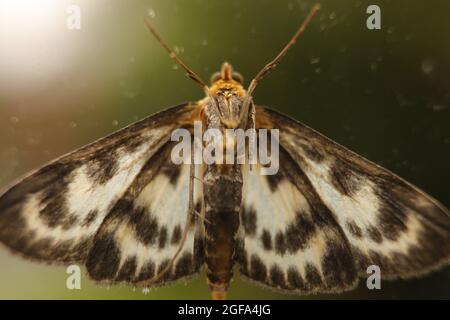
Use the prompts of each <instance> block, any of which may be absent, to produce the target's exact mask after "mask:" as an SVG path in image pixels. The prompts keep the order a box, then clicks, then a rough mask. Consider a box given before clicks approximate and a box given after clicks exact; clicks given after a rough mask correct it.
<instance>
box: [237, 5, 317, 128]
mask: <svg viewBox="0 0 450 320" xmlns="http://www.w3.org/2000/svg"><path fill="white" fill-rule="evenodd" d="M319 9H320V4H318V3H316V4H315V5H314V6H313V7H312V8H311V10H310V11H309V13H308V15H307V16H306V18H305V20H304V21H303V23H302V24H301V25H300V27H299V28H298V29H297V31H296V32H295V34H294V35H293V36H292V38H291V40H289V42H288V43H287V44H286V45H285V46H284V48H283V49H282V50H281V51H280V53H278V55H277V56H276V57H275V58H274V59H273V60H272V61H270V62H269V63H268V64H266V65H265V66H264V67H263V68H262V69H261V71H259V72H258V73H257V74H256V76H255V77H254V78H253V80H252V81H251V82H250V85H249V86H248V89H247V97H246V99H245V100H244V104H243V108H242V112H241V115H240V119H239V123H241V122H242V119H245V118H246V116H247V114H248V107H249V105H250V103H251V100H252V99H251V95H252V93H253V91H255V88H256V85H257V84H258V83H259V81H261V80H262V79H263V78H264V77H265V76H266V75H267V74H269V73H270V72H271V71H272V70H273V69H274V68H275V67H276V66H277V64H278V63H279V62H280V60H281V59H283V57H284V56H285V55H286V53H287V52H288V50H289V49H290V48H291V47H292V46H293V45H294V44H295V42H296V41H297V39H298V38H299V37H300V36H301V35H302V33H303V32H304V31H305V29H306V27H307V26H308V24H309V23H310V22H311V20H312V19H313V18H314V16H315V15H316V13H317V11H319Z"/></svg>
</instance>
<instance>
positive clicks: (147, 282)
mask: <svg viewBox="0 0 450 320" xmlns="http://www.w3.org/2000/svg"><path fill="white" fill-rule="evenodd" d="M194 178H195V163H194V152H191V164H190V166H189V204H188V216H187V218H186V224H185V225H184V230H183V234H182V236H181V241H180V245H179V246H178V249H177V251H176V252H175V254H174V255H173V257H172V259H170V261H169V263H168V264H167V266H166V267H165V268H164V269H163V270H161V271H160V272H159V273H158V274H157V275H155V276H154V277H153V278H151V279H148V280H144V281H140V282H138V283H137V284H138V285H141V286H149V285H151V284H152V283H154V282H156V281H158V280H160V279H161V278H162V277H163V276H164V275H166V274H167V272H169V271H170V270H171V269H172V266H173V264H174V262H175V260H176V259H177V258H178V255H179V254H180V252H181V250H183V247H184V244H185V242H186V239H187V236H188V233H189V229H190V227H191V224H192V220H193V218H194V214H195V213H197V211H196V210H195V209H194ZM197 214H198V213H197Z"/></svg>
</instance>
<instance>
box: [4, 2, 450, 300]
mask: <svg viewBox="0 0 450 320" xmlns="http://www.w3.org/2000/svg"><path fill="white" fill-rule="evenodd" d="M318 9H319V6H318V5H315V6H313V8H312V9H311V11H310V13H309V14H308V15H307V17H306V19H305V21H304V22H303V24H302V25H301V26H300V28H299V29H298V30H297V32H296V33H295V34H294V36H293V37H292V38H291V40H290V41H289V43H288V44H287V45H286V46H285V47H284V48H283V50H282V51H281V52H280V53H279V54H278V56H277V57H275V59H274V60H273V61H271V62H270V63H268V64H267V65H266V66H265V67H264V68H263V69H262V70H261V71H260V72H259V73H258V74H257V75H256V77H255V78H254V79H253V80H252V81H251V82H250V85H249V87H248V88H247V89H245V88H244V86H243V80H242V76H241V75H240V74H238V73H236V72H234V71H233V69H232V67H231V65H230V64H228V63H224V64H223V66H222V68H221V71H220V72H219V73H217V74H215V75H214V76H213V77H212V83H211V85H210V86H207V85H206V84H205V83H204V82H203V80H201V79H200V77H198V76H197V75H196V74H195V73H194V72H193V71H192V70H191V69H189V68H188V67H187V66H186V65H185V64H184V63H183V62H182V61H181V60H180V59H179V57H178V56H177V55H176V53H175V52H174V51H173V50H172V49H171V48H170V46H169V45H168V44H167V43H166V42H164V41H163V39H162V38H161V37H160V36H159V35H158V33H156V31H155V30H154V28H153V27H152V26H151V25H150V24H149V23H148V22H147V27H148V28H149V30H150V31H151V33H152V34H153V35H154V36H155V37H156V39H157V40H158V41H159V42H160V43H161V44H162V46H163V47H164V48H165V49H166V50H167V52H168V53H169V54H170V56H171V58H173V59H174V60H175V61H176V63H178V64H179V65H180V66H181V67H182V68H183V69H184V70H185V71H186V72H187V76H188V77H189V78H191V79H193V80H194V81H195V82H196V83H197V84H199V85H200V87H201V88H202V90H204V92H205V98H204V99H202V100H200V101H198V102H189V103H183V104H180V105H178V106H175V107H172V108H169V109H166V110H164V111H162V112H159V113H157V114H154V115H151V116H149V117H148V118H146V119H144V120H141V121H139V122H136V123H134V124H131V125H130V126H128V127H126V128H124V129H122V130H119V131H117V132H115V133H113V134H111V135H109V136H107V137H105V138H102V139H100V140H98V141H96V142H94V143H92V144H89V145H87V146H85V147H82V148H80V149H78V150H75V151H73V152H72V153H69V154H67V155H64V156H62V157H60V158H59V159H56V160H54V161H52V162H50V163H49V164H47V165H45V166H44V167H42V168H40V169H38V170H37V171H35V172H33V173H31V174H29V175H28V176H26V177H25V178H24V179H22V180H21V181H20V182H18V183H16V184H15V185H13V186H12V187H11V188H9V189H7V190H6V192H4V193H3V194H2V195H1V196H0V240H1V242H2V243H3V244H5V245H6V246H7V247H9V248H10V249H12V250H13V251H14V252H18V253H20V254H22V255H23V256H24V257H27V258H31V259H33V260H37V261H44V262H49V263H59V264H69V263H79V264H84V265H85V266H86V268H87V272H88V273H89V275H90V277H91V278H92V279H93V280H96V281H101V282H108V283H119V282H122V283H129V284H133V285H135V286H142V287H150V286H162V285H166V284H168V283H171V282H173V281H176V280H179V279H186V278H189V277H191V276H193V275H195V274H196V273H198V272H199V270H200V269H201V268H202V267H205V268H206V276H207V282H208V285H209V287H210V289H211V294H212V298H213V299H225V298H226V294H227V290H228V288H229V285H230V280H231V278H232V275H233V272H232V270H233V268H234V266H235V265H236V266H238V268H239V271H240V274H241V275H242V276H243V277H244V278H247V279H249V280H251V281H252V282H255V283H258V284H261V285H263V286H266V287H270V288H273V289H276V290H279V291H282V292H287V293H296V294H312V293H318V292H342V291H345V290H350V289H352V288H354V287H355V286H356V284H357V283H358V279H359V278H360V277H364V276H365V275H366V270H367V267H368V266H370V265H377V266H379V267H380V268H381V271H382V275H383V278H384V279H386V278H398V277H400V278H408V277H414V276H419V275H423V274H426V273H428V272H429V271H431V270H433V269H436V268H439V267H441V266H443V265H447V264H448V262H449V258H450V216H449V211H448V210H447V209H446V208H445V207H444V206H443V205H441V204H440V203H439V202H438V201H436V200H435V199H433V198H432V197H430V196H429V195H427V194H425V193H424V192H423V191H421V190H419V189H418V188H417V187H415V186H413V185H411V184H410V183H408V182H406V181H405V180H403V179H401V178H400V177H398V176H396V175H395V174H393V173H391V172H389V171H388V170H386V169H384V168H382V167H380V166H378V165H376V164H374V163H372V162H370V161H369V160H367V159H364V158H363V157H361V156H359V155H357V154H355V153H353V152H351V151H349V150H348V149H346V148H344V147H343V146H341V145H339V144H337V143H335V142H333V141H332V140H330V139H328V138H326V137H325V136H323V135H321V134H320V133H318V132H316V131H314V130H313V129H311V128H309V127H307V126H305V125H304V124H302V123H300V122H297V121H296V120H294V119H292V118H290V117H288V116H286V115H283V114H281V113H279V112H277V111H274V110H271V109H269V108H265V107H260V106H258V105H256V104H254V102H253V99H252V94H253V92H254V90H255V88H256V85H257V83H258V82H259V81H260V80H261V79H262V78H263V77H264V76H265V75H267V74H268V73H269V72H270V71H271V70H272V69H273V68H274V67H275V66H276V65H277V64H278V63H279V61H280V60H281V58H282V57H283V56H284V55H285V54H286V52H287V51H288V49H289V48H290V47H291V46H292V45H293V44H294V43H295V42H296V40H297V39H298V37H299V36H300V35H301V34H302V33H303V31H304V30H305V27H306V25H307V24H308V23H309V22H310V21H311V19H312V18H313V16H314V15H315V14H316V12H317V10H318ZM195 121H201V123H202V124H203V125H204V126H205V127H206V128H216V129H219V130H225V129H227V128H244V129H245V128H250V127H254V128H256V129H261V128H264V129H273V128H278V129H279V141H278V142H279V170H278V172H277V173H276V174H275V175H261V174H259V173H258V170H257V168H258V167H261V166H263V165H262V164H260V163H257V164H254V165H253V167H254V168H252V166H249V165H245V164H244V165H243V164H209V165H205V164H203V165H196V164H194V163H191V164H181V165H176V164H174V163H173V162H172V161H171V159H170V154H171V150H172V148H173V146H174V141H172V140H171V138H170V137H171V132H172V131H173V130H175V129H177V128H184V129H187V130H190V131H192V130H193V123H194V122H195Z"/></svg>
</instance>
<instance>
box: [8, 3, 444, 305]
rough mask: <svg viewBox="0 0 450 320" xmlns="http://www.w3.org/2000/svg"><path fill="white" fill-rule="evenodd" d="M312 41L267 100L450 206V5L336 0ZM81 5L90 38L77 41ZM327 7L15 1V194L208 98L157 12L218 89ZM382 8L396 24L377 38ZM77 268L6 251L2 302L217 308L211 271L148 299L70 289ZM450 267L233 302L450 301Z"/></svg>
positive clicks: (11, 120)
mask: <svg viewBox="0 0 450 320" xmlns="http://www.w3.org/2000/svg"><path fill="white" fill-rule="evenodd" d="M319 2H320V3H321V4H322V10H321V11H320V12H319V14H318V16H317V17H316V19H314V21H313V22H312V24H311V25H310V26H309V27H308V29H307V31H306V32H305V34H304V35H303V36H302V37H301V39H300V41H299V42H298V44H297V45H296V46H295V47H294V48H293V49H292V50H291V51H290V52H289V53H288V55H287V56H286V57H285V59H284V60H283V61H282V63H281V64H280V65H279V67H278V68H277V69H276V70H275V71H274V72H273V73H272V74H271V75H270V76H269V77H268V78H266V79H265V80H264V81H263V82H262V83H261V84H260V86H259V87H258V88H257V90H256V94H255V101H256V102H257V103H258V104H262V105H267V106H271V107H273V108H277V109H278V110H281V111H283V112H285V113H288V114H290V115H291V116H293V117H294V118H296V119H298V120H300V121H302V122H304V123H306V124H308V125H309V126H311V127H313V128H315V129H316V130H318V131H320V132H322V133H324V134H325V135H327V136H329V137H330V138H332V139H334V140H336V141H338V142H339V143H341V144H343V145H345V146H347V147H349V148H350V149H352V150H354V151H356V152H358V153H360V154H362V155H364V156H365V157H367V158H369V159H371V160H373V161H375V162H377V163H379V164H382V165H383V166H385V167H387V168H388V169H390V170H392V171H393V172H395V173H397V174H399V175H400V176H402V177H404V178H406V179H407V180H409V181H411V182H412V183H414V184H416V185H418V186H419V187H421V188H422V189H423V190H425V191H426V192H428V193H430V194H431V195H433V196H434V197H436V198H437V199H439V200H440V201H441V202H443V204H444V205H446V206H447V207H448V206H450V188H449V181H450V172H449V163H450V152H449V147H450V129H449V124H450V121H449V120H450V117H449V112H450V111H449V108H450V77H449V75H450V38H449V34H450V19H449V18H448V12H450V2H448V1H444V0H430V1H420V0H414V1H412V0H395V1H394V0H391V1H388V0H383V1H359V0H348V1H347V0H345V1H335V0H326V1H325V0H324V1H319ZM69 4H77V5H79V6H80V8H81V14H82V16H81V17H82V20H81V23H82V24H81V30H72V31H70V30H67V28H66V27H65V22H66V18H67V16H68V15H67V13H66V9H67V6H68V5H69ZM312 4H313V2H312V1H305V0H299V1H280V0H259V1H248V0H247V1H237V0H230V1H219V0H204V1H203V0H192V1H186V0H177V1H172V0H171V1H167V0H159V1H150V0H148V1H143V0H142V1H128V2H125V1H120V0H95V1H88V0H83V1H81V0H71V1H66V0H0V168H1V170H0V186H5V185H7V184H9V183H11V182H12V181H13V180H14V179H17V178H19V177H20V176H21V175H23V174H24V173H26V172H27V171H29V170H31V169H33V168H36V167H38V166H40V165H42V164H44V163H45V162H46V161H48V160H51V159H52V158H55V157H57V156H59V155H61V154H63V153H65V152H68V151H70V150H73V149H74V148H77V147H79V146H81V145H83V144H86V143H89V142H91V141H92V140H94V139H97V138H99V137H101V136H103V135H105V134H107V133H110V132H112V131H115V130H117V129H119V128H120V127H123V126H125V125H127V124H128V123H131V122H133V121H135V120H137V119H140V118H142V117H144V116H146V115H149V114H151V113H154V112H156V111H158V110H160V109H162V108H165V107H168V106H171V105H175V104H178V103H180V102H183V101H190V100H194V101H195V100H198V99H200V98H202V92H201V90H199V89H198V87H197V86H196V84H194V83H193V82H192V81H190V80H188V79H187V78H186V77H185V76H184V74H183V72H181V71H180V70H178V68H177V67H176V66H175V65H174V64H173V62H172V60H171V59H169V57H168V56H167V54H166V53H165V52H164V51H163V49H162V48H161V47H160V46H159V44H158V43H157V42H156V41H155V40H154V39H153V38H152V37H151V36H150V35H149V33H148V31H147V30H146V29H145V27H144V24H143V19H144V18H145V17H149V18H150V19H152V21H153V23H154V25H155V26H156V28H157V29H158V30H159V32H160V33H161V34H162V35H163V37H164V38H165V39H167V41H168V42H169V43H171V44H172V45H173V46H174V48H176V50H177V52H179V54H180V56H181V58H182V59H183V60H184V61H185V62H186V63H187V64H188V65H190V66H191V67H192V69H194V70H195V71H196V72H197V73H198V74H199V75H200V76H201V77H202V78H204V79H205V80H208V79H209V77H210V75H211V74H212V73H213V72H215V71H217V70H218V68H219V67H220V65H221V63H222V62H223V61H229V62H230V63H232V64H233V65H234V67H235V68H236V69H237V70H238V71H240V72H241V73H242V74H243V75H244V77H245V78H246V80H247V83H248V80H249V79H251V77H252V76H253V75H255V74H256V72H258V71H259V69H260V68H261V67H262V66H263V65H264V64H265V63H266V62H268V61H269V60H270V59H271V58H273V57H274V56H275V55H276V54H277V53H278V51H279V50H280V48H281V47H282V46H283V45H284V44H285V43H286V41H287V40H288V39H289V37H290V36H291V35H292V33H293V32H294V31H295V30H296V28H297V27H298V25H299V24H300V23H301V21H302V20H303V18H304V17H305V15H306V13H307V11H308V10H309V8H310V7H311V5H312ZM370 4H378V5H379V6H380V7H381V15H382V29H381V30H377V31H370V30H368V29H367V28H366V19H367V17H368V15H367V14H366V8H367V6H368V5H370ZM66 278H67V275H66V273H65V267H53V266H45V265H40V264H36V263H32V262H28V261H26V260H24V259H22V258H20V257H18V256H14V255H11V254H10V253H9V252H8V250H6V249H5V248H3V247H1V248H0V298H3V299H15V298H25V299H28V298H31V299H33V298H45V299H47V298H51V299H53V298H60V299H71V298H80V299H92V298H94V299H104V298H111V299H200V298H203V299H208V298H209V296H210V294H209V290H208V288H207V285H206V283H205V276H204V273H202V274H200V276H198V277H196V278H195V279H194V280H193V281H190V282H188V283H187V284H179V285H175V286H171V287H168V288H160V289H157V290H153V291H151V292H150V293H148V294H143V293H142V292H141V291H140V290H139V289H136V290H134V289H133V287H127V286H121V287H118V286H113V287H111V288H107V287H104V286H97V285H95V284H94V283H93V282H91V281H90V280H89V279H88V278H87V276H86V275H85V274H83V277H82V289H81V290H74V291H70V290H67V289H66ZM449 285H450V269H449V268H446V269H443V270H440V271H438V272H435V273H433V274H431V275H429V276H427V277H425V278H422V279H417V280H408V281H395V282H382V289H381V290H368V289H367V288H366V286H365V280H363V281H361V284H360V286H359V288H358V289H357V290H355V291H352V292H349V293H345V294H342V295H319V296H306V297H299V296H290V295H282V294H277V293H274V292H272V291H268V290H266V289H262V288H260V287H256V286H253V285H251V284H248V283H245V282H243V281H242V280H240V279H239V276H238V275H237V274H236V276H235V279H234V281H233V282H232V285H231V289H230V293H229V298H231V299H244V298H246V299H268V298H273V299H296V298H299V299H311V298H324V299H329V298H337V299H353V298H363V299H376V298H450V286H449Z"/></svg>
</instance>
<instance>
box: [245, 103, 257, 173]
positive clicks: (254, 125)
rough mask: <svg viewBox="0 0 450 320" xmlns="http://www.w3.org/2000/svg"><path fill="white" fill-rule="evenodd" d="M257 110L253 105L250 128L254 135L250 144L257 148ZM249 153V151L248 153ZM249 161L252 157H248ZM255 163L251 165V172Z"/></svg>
mask: <svg viewBox="0 0 450 320" xmlns="http://www.w3.org/2000/svg"><path fill="white" fill-rule="evenodd" d="M255 118H256V108H255V104H253V103H252V108H251V110H250V128H251V129H252V130H253V134H251V135H250V141H249V144H250V146H255V145H256V144H255V138H256V131H255V129H256V120H255ZM247 150H249V148H247ZM247 152H248V151H247ZM248 159H250V156H249V157H248ZM253 166H254V164H253V163H250V171H252V170H253Z"/></svg>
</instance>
